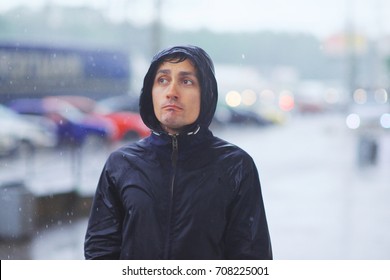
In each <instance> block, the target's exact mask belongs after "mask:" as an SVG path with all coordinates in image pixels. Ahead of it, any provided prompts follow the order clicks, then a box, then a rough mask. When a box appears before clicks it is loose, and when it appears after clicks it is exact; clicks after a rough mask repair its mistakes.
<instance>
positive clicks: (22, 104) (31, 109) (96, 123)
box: [8, 97, 114, 145]
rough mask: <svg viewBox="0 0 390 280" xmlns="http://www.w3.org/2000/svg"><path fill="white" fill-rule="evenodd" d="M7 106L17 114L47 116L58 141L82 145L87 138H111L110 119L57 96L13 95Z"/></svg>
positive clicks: (87, 140)
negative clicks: (20, 96)
mask: <svg viewBox="0 0 390 280" xmlns="http://www.w3.org/2000/svg"><path fill="white" fill-rule="evenodd" d="M8 106H9V107H10V108H11V109H13V110H14V111H16V112H18V113H19V114H23V115H28V116H30V117H45V118H48V119H50V120H51V121H52V122H54V123H55V124H56V127H57V135H58V140H59V144H71V145H84V144H86V143H88V142H89V141H90V139H100V140H104V141H111V140H112V137H113V135H114V126H113V124H112V123H111V122H109V121H107V120H102V119H98V118H94V117H93V116H90V115H87V114H84V113H82V112H81V111H80V110H79V109H77V108H76V107H74V106H72V105H71V104H69V103H67V102H65V101H63V100H60V99H59V98H55V97H49V98H48V97H46V98H42V99H41V98H26V99H16V100H13V101H11V102H10V103H9V104H8Z"/></svg>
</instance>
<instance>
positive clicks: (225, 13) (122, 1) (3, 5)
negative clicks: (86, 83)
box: [0, 0, 390, 38]
mask: <svg viewBox="0 0 390 280" xmlns="http://www.w3.org/2000/svg"><path fill="white" fill-rule="evenodd" d="M157 2H160V4H161V6H160V7H161V8H160V18H161V21H162V22H163V23H164V24H165V25H167V26H169V27H172V28H175V29H179V30H194V29H200V28H208V29H210V30H212V31H222V32H227V31H234V32H245V31H248V32H252V31H259V30H260V31H262V30H271V31H287V32H290V31H292V32H305V33H311V34H314V35H316V36H318V37H322V38H323V37H327V36H331V35H334V34H337V33H341V32H343V31H345V30H346V28H347V26H353V27H354V29H355V30H357V31H358V32H359V33H362V34H364V35H367V36H369V37H381V36H384V35H389V34H390V24H389V23H387V22H386V20H387V19H386V17H388V15H390V1H388V0H272V1H270V0H34V1H31V0H1V1H0V13H1V12H4V11H7V10H10V9H12V8H14V7H17V6H20V5H23V6H26V7H31V8H39V7H42V6H43V5H45V4H48V3H56V4H61V5H64V6H90V7H93V8H96V9H99V10H101V11H102V12H103V13H104V14H105V16H107V17H109V18H110V19H112V20H114V21H122V20H128V21H130V22H132V23H135V24H139V25H143V24H148V23H150V22H151V21H152V20H153V19H154V18H155V17H156V14H157V13H156V8H155V6H156V3H157Z"/></svg>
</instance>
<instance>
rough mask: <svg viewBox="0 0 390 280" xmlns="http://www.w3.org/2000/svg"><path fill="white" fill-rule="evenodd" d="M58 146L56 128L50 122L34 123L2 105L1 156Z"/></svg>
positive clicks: (0, 128)
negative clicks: (24, 150)
mask: <svg viewBox="0 0 390 280" xmlns="http://www.w3.org/2000/svg"><path fill="white" fill-rule="evenodd" d="M56 144H57V136H56V131H55V127H54V126H52V125H50V123H49V122H42V123H34V122H32V121H29V120H26V119H24V118H23V117H22V116H20V115H18V114H17V113H15V112H14V111H12V110H11V109H9V108H7V107H5V106H3V105H0V155H3V156H4V155H10V154H12V153H13V152H17V151H20V150H21V149H23V148H28V149H39V148H50V147H54V146H56Z"/></svg>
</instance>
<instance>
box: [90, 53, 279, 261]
mask: <svg viewBox="0 0 390 280" xmlns="http://www.w3.org/2000/svg"><path fill="white" fill-rule="evenodd" d="M217 94H218V93H217V82H216V80H215V76H214V66H213V63H212V60H211V59H210V57H209V56H208V55H207V53H206V52H205V51H204V50H202V49H201V48H199V47H195V46H177V47H172V48H169V49H166V50H163V51H161V52H160V53H158V54H157V55H156V56H155V57H154V58H153V61H152V63H151V65H150V68H149V70H148V72H147V73H146V76H145V79H144V83H143V88H142V91H141V96H140V113H141V117H142V119H143V121H144V122H145V124H146V125H147V126H148V127H149V128H150V129H151V130H152V134H151V136H150V137H147V138H145V139H143V140H140V141H139V142H136V143H132V144H128V145H126V146H124V147H122V148H120V149H119V150H117V151H115V152H113V153H112V154H111V155H110V157H109V158H108V160H107V162H106V164H105V166H104V169H103V172H102V174H101V177H100V180H99V183H98V187H97V190H96V195H95V198H94V202H93V205H92V209H91V215H90V219H89V224H88V229H87V234H86V239H85V257H86V258H87V259H272V251H271V243H270V237H269V232H268V226H267V221H266V215H265V211H264V205H263V199H262V194H261V187H260V182H259V178H258V173H257V169H256V166H255V164H254V162H253V160H252V158H251V157H250V156H249V155H248V154H247V153H246V152H244V151H243V150H242V149H240V148H238V147H237V146H234V145H232V144H230V143H227V142H226V141H224V140H221V139H219V138H217V137H215V136H213V134H212V133H211V131H210V130H209V129H208V127H209V125H210V122H211V120H212V118H213V115H214V112H215V108H216V105H217Z"/></svg>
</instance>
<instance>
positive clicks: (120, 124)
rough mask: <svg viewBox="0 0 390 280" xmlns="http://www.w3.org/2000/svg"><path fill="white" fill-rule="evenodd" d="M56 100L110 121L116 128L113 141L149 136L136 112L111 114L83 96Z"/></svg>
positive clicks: (146, 128) (64, 96) (61, 97)
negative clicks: (64, 101) (63, 101)
mask: <svg viewBox="0 0 390 280" xmlns="http://www.w3.org/2000/svg"><path fill="white" fill-rule="evenodd" d="M56 97H57V98H60V99H63V100H66V101H67V102H69V103H71V104H72V105H73V106H75V107H77V108H79V109H80V110H81V111H83V112H85V113H87V114H92V115H95V116H99V117H103V118H106V119H109V120H110V121H112V123H113V124H114V125H115V126H116V132H115V135H114V136H113V140H116V141H122V140H124V141H129V140H136V139H140V138H144V137H147V136H149V135H150V129H149V128H148V127H147V126H146V125H145V124H144V123H143V121H142V119H141V116H140V115H139V113H137V112H129V111H122V112H112V111H110V110H109V109H108V108H102V107H101V106H99V105H98V103H97V102H96V101H95V100H93V99H91V98H89V97H85V96H71V95H62V96H56Z"/></svg>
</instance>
